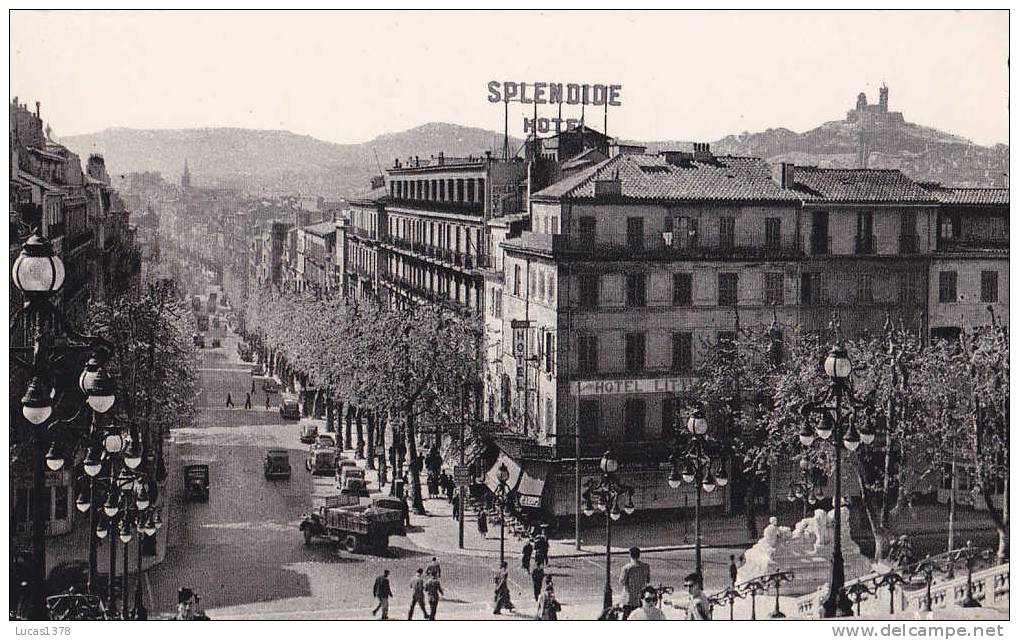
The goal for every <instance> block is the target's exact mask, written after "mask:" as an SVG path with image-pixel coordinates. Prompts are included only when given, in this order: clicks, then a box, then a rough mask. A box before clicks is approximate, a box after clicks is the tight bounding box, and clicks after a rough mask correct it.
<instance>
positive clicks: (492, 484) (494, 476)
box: [485, 451, 520, 492]
mask: <svg viewBox="0 0 1019 640" xmlns="http://www.w3.org/2000/svg"><path fill="white" fill-rule="evenodd" d="M504 464H505V465H506V468H507V469H508V470H509V480H508V481H507V482H506V486H508V487H509V490H511V491H512V490H513V489H516V488H517V482H519V481H520V465H519V464H517V463H516V462H514V461H513V458H511V457H509V456H508V455H506V454H505V453H503V452H501V451H500V452H499V458H498V459H497V460H496V461H495V464H493V465H492V468H491V469H489V470H488V472H487V473H486V474H485V485H486V486H487V487H488V488H489V489H491V490H492V491H493V492H494V491H495V490H496V489H498V488H499V466H500V465H504Z"/></svg>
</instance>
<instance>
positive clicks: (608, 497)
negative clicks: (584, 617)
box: [583, 449, 636, 609]
mask: <svg viewBox="0 0 1019 640" xmlns="http://www.w3.org/2000/svg"><path fill="white" fill-rule="evenodd" d="M599 467H600V468H601V472H602V477H601V481H600V482H598V483H597V484H594V483H593V482H592V483H591V484H589V485H588V488H587V491H585V492H584V497H585V502H584V509H583V510H584V515H585V516H588V517H590V516H592V515H594V513H595V511H604V512H605V595H604V599H603V600H602V609H610V608H611V607H612V521H613V520H618V519H619V518H621V517H622V515H623V513H626V514H627V515H630V514H632V513H633V512H634V511H635V510H636V508H635V507H634V506H633V488H631V487H628V486H626V485H624V484H622V483H620V482H619V481H618V480H616V476H615V474H616V471H617V470H618V469H619V461H618V460H617V459H616V456H615V454H614V453H613V452H612V450H611V449H609V450H608V451H606V452H605V453H604V454H603V455H602V457H601V461H600V462H599ZM624 495H625V496H626V498H627V499H626V503H625V504H623V505H620V501H621V499H622V497H623V496H624Z"/></svg>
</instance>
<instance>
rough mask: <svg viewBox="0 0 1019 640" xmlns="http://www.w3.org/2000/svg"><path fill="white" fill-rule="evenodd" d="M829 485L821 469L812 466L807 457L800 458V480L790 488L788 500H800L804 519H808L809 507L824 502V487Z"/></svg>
mask: <svg viewBox="0 0 1019 640" xmlns="http://www.w3.org/2000/svg"><path fill="white" fill-rule="evenodd" d="M811 442H813V440H811ZM827 483H828V479H827V478H826V477H825V475H824V473H823V472H822V471H821V469H819V468H818V467H815V466H814V465H813V464H811V462H810V460H809V459H807V458H806V457H803V458H800V479H799V480H797V481H795V482H793V483H792V484H791V485H790V486H789V495H788V496H786V499H787V500H788V501H789V502H796V501H797V500H800V501H801V502H802V503H803V517H804V518H806V517H807V515H808V512H807V508H808V506H809V505H815V504H817V503H819V502H821V501H822V500H824V487H825V485H826V484H827Z"/></svg>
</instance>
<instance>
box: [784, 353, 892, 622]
mask: <svg viewBox="0 0 1019 640" xmlns="http://www.w3.org/2000/svg"><path fill="white" fill-rule="evenodd" d="M824 372H825V374H826V375H827V376H828V378H829V379H830V381H831V383H830V384H829V385H828V388H827V389H825V390H824V391H823V392H822V393H821V394H819V395H818V396H817V397H815V398H813V399H811V400H810V401H808V402H806V403H804V404H803V405H802V406H801V407H800V415H801V416H802V417H803V418H804V422H803V427H802V429H801V430H800V443H801V444H802V445H803V446H805V447H809V446H810V445H811V444H813V443H814V441H815V440H816V439H817V438H818V437H820V440H821V441H826V442H830V443H831V446H832V450H833V454H834V455H833V457H834V463H833V474H834V483H833V484H834V487H833V494H832V511H833V513H834V527H835V530H834V532H833V536H832V563H831V579H830V584H829V590H828V596H827V597H826V598H825V600H824V602H823V603H822V612H823V615H824V617H825V618H833V617H835V616H837V615H841V616H851V615H852V614H853V610H852V603H850V601H849V598H848V597H847V596H846V593H845V589H844V585H845V581H846V568H845V559H844V558H843V556H842V448H843V447H845V448H846V449H847V450H848V451H855V450H856V449H857V447H859V446H860V444H861V443H862V444H870V443H872V442H874V432H873V431H871V430H870V428H869V427H865V428H861V429H859V430H858V429H857V428H856V424H855V410H856V409H860V408H863V407H865V406H867V403H866V402H865V401H863V400H861V399H859V398H857V397H856V394H855V392H854V390H853V386H852V379H851V377H852V372H853V363H852V362H851V361H850V360H849V354H848V353H846V350H845V348H844V347H843V346H842V345H841V344H836V345H835V346H833V347H832V348H831V351H829V352H828V356H827V357H826V358H825V361H824ZM812 416H818V417H819V418H820V421H819V422H818V423H817V424H816V425H815V424H813V423H812V421H811V417H812ZM847 421H848V423H849V426H848V429H847V428H846V422H847Z"/></svg>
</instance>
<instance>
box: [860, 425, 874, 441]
mask: <svg viewBox="0 0 1019 640" xmlns="http://www.w3.org/2000/svg"><path fill="white" fill-rule="evenodd" d="M876 436H877V434H876V433H874V432H873V431H871V430H869V429H868V430H866V431H864V430H862V429H861V430H860V442H862V443H863V444H871V443H873V442H874V438H875V437H876Z"/></svg>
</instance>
